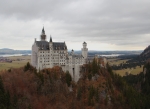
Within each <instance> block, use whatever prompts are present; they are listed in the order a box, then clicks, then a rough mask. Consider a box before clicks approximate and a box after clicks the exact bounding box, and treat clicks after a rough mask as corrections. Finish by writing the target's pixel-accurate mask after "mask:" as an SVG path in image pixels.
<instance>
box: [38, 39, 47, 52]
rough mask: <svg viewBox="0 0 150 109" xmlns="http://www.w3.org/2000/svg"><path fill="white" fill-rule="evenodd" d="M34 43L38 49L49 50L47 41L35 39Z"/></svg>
mask: <svg viewBox="0 0 150 109" xmlns="http://www.w3.org/2000/svg"><path fill="white" fill-rule="evenodd" d="M36 45H37V46H38V47H39V49H40V50H49V42H47V41H36Z"/></svg>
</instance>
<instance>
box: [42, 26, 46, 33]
mask: <svg viewBox="0 0 150 109" xmlns="http://www.w3.org/2000/svg"><path fill="white" fill-rule="evenodd" d="M42 34H45V30H44V26H43V29H42Z"/></svg>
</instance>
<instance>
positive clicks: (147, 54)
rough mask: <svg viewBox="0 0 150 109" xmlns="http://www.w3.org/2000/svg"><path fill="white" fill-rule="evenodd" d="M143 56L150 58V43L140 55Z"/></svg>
mask: <svg viewBox="0 0 150 109" xmlns="http://www.w3.org/2000/svg"><path fill="white" fill-rule="evenodd" d="M140 56H141V57H143V58H150V45H149V46H148V47H146V48H145V50H144V51H143V52H142V53H141V55H140Z"/></svg>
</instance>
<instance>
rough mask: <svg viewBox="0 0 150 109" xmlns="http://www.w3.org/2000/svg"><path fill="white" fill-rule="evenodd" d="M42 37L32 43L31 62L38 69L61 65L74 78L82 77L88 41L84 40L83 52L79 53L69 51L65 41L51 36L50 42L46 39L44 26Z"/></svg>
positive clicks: (75, 79)
mask: <svg viewBox="0 0 150 109" xmlns="http://www.w3.org/2000/svg"><path fill="white" fill-rule="evenodd" d="M40 38H41V40H40V41H36V39H35V41H34V44H33V45H32V54H31V64H32V65H33V66H34V67H36V69H37V70H42V69H44V68H52V67H54V66H60V67H62V70H63V71H64V72H66V71H69V73H70V74H71V76H72V78H73V80H74V81H76V82H77V81H78V79H79V78H80V70H81V69H80V68H81V66H82V65H84V64H85V63H86V60H87V57H88V48H87V43H86V42H83V48H82V49H81V50H82V54H81V55H77V54H75V53H74V51H73V50H72V51H71V52H70V53H68V49H67V46H66V43H65V42H53V41H52V37H51V36H50V40H49V42H48V41H46V34H45V30H44V27H43V29H42V33H41V36H40Z"/></svg>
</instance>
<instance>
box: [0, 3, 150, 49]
mask: <svg viewBox="0 0 150 109" xmlns="http://www.w3.org/2000/svg"><path fill="white" fill-rule="evenodd" d="M149 11H150V0H74V1H73V0H0V48H12V49H18V50H19V49H23V50H30V49H31V46H32V44H33V43H34V38H37V40H40V34H41V31H42V28H43V25H44V28H45V32H46V35H47V40H48V41H49V38H50V35H51V36H52V38H53V41H56V42H64V41H65V42H66V44H67V47H68V49H74V50H80V49H81V47H82V43H83V42H84V41H86V42H87V46H88V48H89V50H143V49H144V48H145V47H147V46H148V45H150V12H149Z"/></svg>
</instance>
